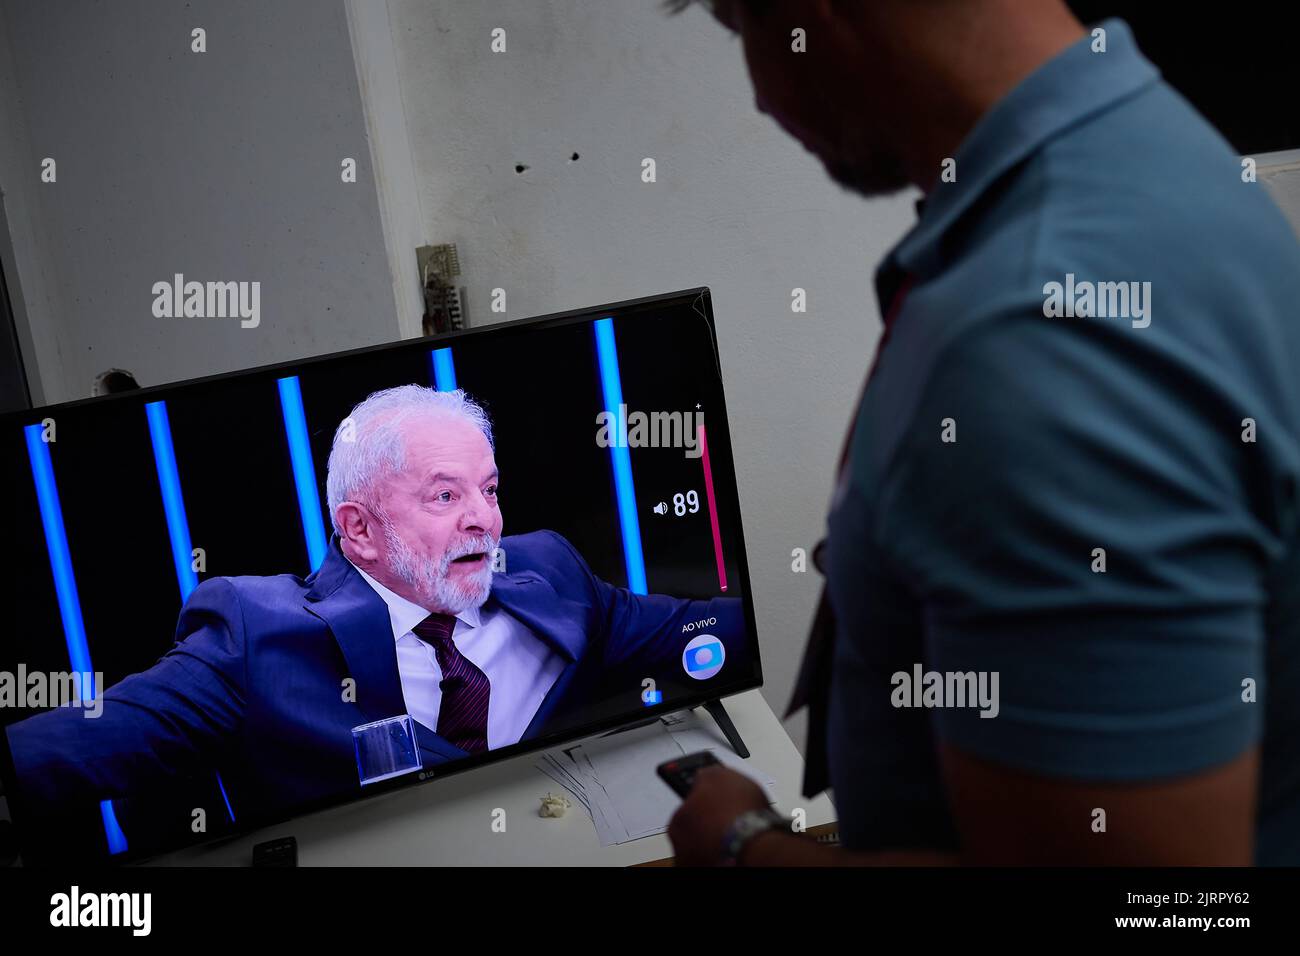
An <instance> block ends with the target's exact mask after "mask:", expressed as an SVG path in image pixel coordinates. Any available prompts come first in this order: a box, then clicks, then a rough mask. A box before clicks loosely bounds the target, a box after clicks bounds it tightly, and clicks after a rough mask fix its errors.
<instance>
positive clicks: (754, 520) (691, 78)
mask: <svg viewBox="0 0 1300 956" xmlns="http://www.w3.org/2000/svg"><path fill="white" fill-rule="evenodd" d="M389 13H390V18H391V21H392V27H393V29H392V33H393V36H394V38H395V43H396V48H397V63H398V75H399V76H400V78H401V87H402V101H403V103H404V104H405V111H406V117H407V122H408V135H409V139H410V148H411V153H412V155H413V157H414V162H415V168H416V173H417V177H416V178H417V180H418V181H419V183H420V185H421V190H422V192H421V196H420V205H421V207H422V209H423V212H424V215H425V216H426V218H427V220H428V228H427V232H428V235H429V239H430V241H432V242H456V243H457V244H458V245H459V249H460V254H461V264H462V267H463V268H464V269H465V271H466V275H465V286H466V289H467V294H466V301H467V305H468V308H469V310H470V316H471V318H472V320H473V321H474V322H475V323H481V322H486V321H493V320H499V319H505V318H519V317H523V316H528V315H537V314H541V313H546V312H553V311H557V310H562V309H568V308H577V307H581V306H588V305H596V304H599V303H602V302H611V301H616V300H620V299H628V298H633V297H636V296H642V295H650V294H654V293H658V292H667V291H671V290H675V289H682V288H687V287H691V286H697V285H707V286H710V287H711V288H712V290H713V294H714V308H715V311H716V314H717V321H718V340H719V347H720V349H721V352H722V368H723V377H724V381H725V382H726V387H727V403H728V409H729V412H730V416H731V430H732V436H733V442H734V445H735V453H736V469H737V472H738V479H739V483H740V496H741V506H742V509H743V512H744V514H745V541H746V544H747V546H748V549H749V562H750V570H751V574H752V577H753V588H754V593H755V603H756V607H757V613H758V624H759V634H760V637H761V640H762V651H763V658H764V670H765V672H766V676H767V681H766V687H765V690H764V693H765V695H766V697H767V700H768V702H769V703H770V704H771V706H772V707H773V709H774V710H776V711H777V713H778V714H780V713H783V712H784V707H785V705H786V703H787V701H788V699H789V696H790V690H791V688H792V686H793V682H794V676H795V673H796V670H797V666H798V662H799V658H800V655H801V652H802V648H803V645H804V639H805V637H806V634H807V628H808V623H809V621H810V620H811V618H812V612H813V609H814V606H815V603H816V599H817V594H818V592H819V588H820V585H821V579H820V576H819V575H817V573H816V572H815V571H809V572H808V573H806V574H795V573H792V572H791V567H790V566H791V550H792V549H793V548H796V547H802V548H806V549H809V550H811V548H812V546H813V544H814V543H815V542H816V541H817V540H818V538H819V537H820V536H821V534H822V533H823V531H824V528H825V512H826V507H827V502H828V498H829V495H830V489H831V472H832V469H833V465H834V462H835V461H836V458H837V455H838V451H839V444H840V441H841V439H842V437H843V433H844V430H845V428H846V426H847V423H848V420H849V418H850V416H851V412H852V409H853V405H854V402H855V400H856V397H857V393H858V389H859V386H860V384H861V382H862V379H863V376H864V374H865V372H866V369H867V366H868V363H869V361H870V359H871V356H872V354H873V352H874V349H875V343H876V339H877V337H878V334H879V329H880V319H879V315H878V311H877V308H876V303H875V296H874V292H873V290H872V281H871V280H872V271H873V268H874V266H875V264H876V263H877V261H878V260H879V259H880V258H881V256H882V255H883V254H884V252H885V251H886V250H887V248H888V247H889V246H890V245H891V244H892V243H893V242H895V241H896V240H897V239H898V238H899V236H901V235H902V233H903V232H904V230H905V229H906V228H907V227H908V226H909V225H910V224H911V222H912V220H913V218H914V217H913V210H912V205H911V200H910V199H905V198H896V199H892V200H888V201H878V202H871V203H868V202H866V201H864V200H862V199H859V198H857V197H854V196H852V195H851V194H849V193H846V192H844V191H842V190H840V189H839V188H838V187H836V186H834V185H833V184H832V183H831V182H830V181H829V180H828V179H827V177H826V174H825V172H824V171H823V169H822V167H821V164H820V162H819V161H817V160H816V159H815V158H814V157H813V156H812V155H810V154H808V153H806V152H804V150H803V149H802V147H800V146H799V145H798V144H797V143H795V142H794V141H792V140H790V139H789V138H788V137H787V136H786V135H785V134H784V133H783V132H782V131H781V130H780V129H779V128H778V127H777V126H776V124H775V123H774V122H773V121H772V120H771V119H770V118H769V117H767V116H764V115H762V114H760V113H758V112H757V111H756V110H755V108H754V96H753V92H752V89H751V87H750V86H749V81H748V78H747V74H746V70H745V66H744V62H743V57H742V54H741V49H740V46H739V43H738V42H737V41H736V40H735V39H733V38H732V37H730V36H729V35H728V34H727V33H726V32H725V31H724V30H723V29H722V28H721V27H720V26H718V25H717V24H716V23H714V22H713V21H712V20H711V19H710V18H709V17H708V16H707V15H706V14H705V13H704V12H703V11H701V10H691V11H688V12H687V13H686V14H683V15H682V16H680V17H667V16H665V15H664V14H662V13H661V11H660V5H659V3H658V2H657V0H617V2H606V3H591V2H582V0H504V2H492V3H457V2H429V0H391V2H390V3H389ZM495 27H502V28H504V29H505V30H506V53H504V54H493V53H491V52H489V42H490V35H489V34H490V31H491V30H492V29H493V28H495ZM575 152H576V153H578V154H579V157H580V158H579V159H578V160H577V161H576V162H575V161H571V159H570V156H571V155H572V154H573V153H575ZM644 157H653V158H654V159H655V161H656V163H657V173H658V182H656V183H654V184H644V183H642V182H641V178H640V175H641V161H642V159H643V158H644ZM517 163H522V164H525V165H527V166H528V167H529V168H528V170H527V171H526V172H524V173H522V174H517V173H516V172H515V165H516V164H517ZM494 287H501V288H504V289H505V290H506V291H507V304H508V307H509V311H508V313H507V314H506V315H492V314H491V313H490V312H488V311H487V309H488V303H489V299H490V294H491V290H492V289H493V288H494ZM795 287H801V288H804V289H806V290H807V294H808V302H809V310H808V312H807V314H802V315H797V314H793V313H792V312H791V308H790V301H791V290H792V289H794V288H795ZM787 726H788V728H789V729H790V730H791V732H792V735H793V736H794V738H795V741H796V743H798V744H799V745H800V746H802V744H803V737H804V729H803V728H804V725H803V721H802V717H800V718H799V719H797V720H795V721H792V722H790V723H789V724H788V725H787Z"/></svg>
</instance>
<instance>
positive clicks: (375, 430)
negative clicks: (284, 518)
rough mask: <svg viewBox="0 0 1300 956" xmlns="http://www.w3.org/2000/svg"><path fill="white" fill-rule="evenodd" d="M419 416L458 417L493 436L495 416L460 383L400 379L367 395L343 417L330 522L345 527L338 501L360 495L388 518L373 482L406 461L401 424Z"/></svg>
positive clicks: (329, 486)
mask: <svg viewBox="0 0 1300 956" xmlns="http://www.w3.org/2000/svg"><path fill="white" fill-rule="evenodd" d="M417 416H427V417H438V416H441V417H442V418H448V417H450V418H459V419H461V420H462V421H466V422H468V423H469V424H471V425H473V426H474V427H475V428H477V429H478V430H479V431H481V432H482V433H483V435H484V437H485V438H487V441H488V446H489V447H491V448H493V449H494V450H495V445H494V444H493V441H492V422H491V420H490V419H489V418H488V416H487V412H485V411H484V410H483V407H482V406H481V405H479V404H478V402H476V401H474V399H472V398H470V397H469V396H468V395H466V394H465V393H464V391H462V390H461V389H456V390H455V391H452V392H439V391H436V390H434V389H432V388H427V387H425V386H423V385H399V386H397V387H396V388H386V389H384V390H383V391H380V392H374V393H372V394H371V395H369V396H368V397H367V398H366V400H365V401H363V402H361V404H359V405H357V406H356V408H354V409H352V413H351V414H350V415H348V417H347V418H345V419H343V421H341V422H339V427H338V428H337V429H336V430H335V432H334V444H333V445H332V446H331V448H330V458H329V464H328V466H327V467H326V472H327V475H326V478H325V494H326V497H327V498H328V500H329V509H330V523H331V524H333V525H334V530H335V531H336V532H338V533H340V534H341V533H342V529H341V528H340V527H339V521H338V518H337V516H336V512H337V511H338V507H339V505H341V504H342V503H343V502H345V501H356V502H360V503H361V504H363V505H365V506H366V507H367V508H369V509H370V510H371V511H373V512H375V513H376V514H377V515H378V516H379V517H380V518H381V519H382V520H385V521H386V520H387V519H386V517H385V515H384V512H383V509H382V507H381V506H380V504H379V499H378V495H377V494H376V493H375V488H376V486H377V484H378V482H379V481H380V480H381V479H382V478H384V477H386V476H387V475H391V474H395V473H397V472H399V471H401V470H402V468H404V467H405V465H406V445H405V442H403V440H402V430H401V426H402V424H403V423H404V422H406V421H407V420H408V419H411V418H414V417H417Z"/></svg>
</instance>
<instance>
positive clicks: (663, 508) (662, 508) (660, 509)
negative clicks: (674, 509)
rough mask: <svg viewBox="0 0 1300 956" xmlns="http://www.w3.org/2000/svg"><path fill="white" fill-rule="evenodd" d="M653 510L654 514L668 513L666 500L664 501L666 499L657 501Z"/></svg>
mask: <svg viewBox="0 0 1300 956" xmlns="http://www.w3.org/2000/svg"><path fill="white" fill-rule="evenodd" d="M654 511H655V514H657V515H666V514H668V502H666V501H661V502H659V504H657V505H655V508H654Z"/></svg>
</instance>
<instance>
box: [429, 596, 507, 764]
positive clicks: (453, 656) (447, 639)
mask: <svg viewBox="0 0 1300 956" xmlns="http://www.w3.org/2000/svg"><path fill="white" fill-rule="evenodd" d="M455 627H456V619H455V618H454V617H452V616H451V615H450V614H430V615H429V616H428V617H426V618H425V619H424V620H423V621H421V622H420V623H419V624H417V625H415V627H413V628H411V630H412V632H413V633H414V634H415V636H416V637H418V638H419V639H420V640H422V641H424V642H425V643H426V644H428V645H429V646H430V647H432V648H433V652H434V654H436V655H437V657H438V667H439V669H440V670H441V671H442V682H441V683H440V684H439V685H438V686H439V687H440V688H441V689H442V705H441V706H440V707H439V708H438V727H437V731H438V736H440V737H442V738H443V739H444V740H447V741H449V742H450V743H453V744H455V745H456V746H457V747H459V748H460V749H461V750H464V751H466V752H467V753H472V754H477V753H483V752H484V751H485V750H487V717H488V696H489V694H490V693H491V690H492V684H491V682H490V681H489V680H488V678H487V675H486V674H484V673H483V672H482V671H481V670H479V669H478V668H477V667H475V666H474V662H473V661H471V660H470V659H469V658H467V657H466V656H465V655H464V654H462V653H461V652H460V651H459V650H457V649H456V645H455V644H454V643H452V640H451V632H452V631H453V630H454V629H455Z"/></svg>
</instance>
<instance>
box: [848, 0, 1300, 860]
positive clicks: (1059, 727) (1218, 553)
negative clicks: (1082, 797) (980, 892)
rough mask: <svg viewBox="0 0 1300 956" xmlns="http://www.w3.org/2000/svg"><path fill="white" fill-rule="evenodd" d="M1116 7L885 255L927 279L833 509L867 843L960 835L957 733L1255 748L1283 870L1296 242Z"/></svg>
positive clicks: (984, 136) (947, 844)
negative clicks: (943, 776) (945, 752)
mask: <svg viewBox="0 0 1300 956" xmlns="http://www.w3.org/2000/svg"><path fill="white" fill-rule="evenodd" d="M1101 26H1102V27H1103V28H1104V29H1105V31H1106V48H1105V52H1095V51H1094V49H1093V47H1094V40H1093V38H1092V37H1087V38H1085V39H1084V40H1082V41H1080V42H1079V43H1077V44H1075V45H1073V46H1071V47H1070V48H1068V49H1066V50H1065V51H1063V52H1062V53H1061V54H1060V55H1058V56H1057V57H1056V58H1054V59H1053V60H1051V61H1050V62H1048V63H1046V64H1044V65H1043V66H1042V67H1041V68H1040V69H1039V70H1037V71H1036V72H1035V73H1034V74H1033V75H1031V76H1029V77H1028V78H1027V79H1025V80H1024V81H1023V82H1022V83H1021V84H1020V85H1019V86H1018V87H1017V88H1016V89H1014V90H1013V91H1012V92H1011V93H1010V94H1009V95H1008V96H1007V97H1006V98H1005V99H1004V100H1003V101H1002V102H1000V103H999V104H998V105H997V106H995V107H994V109H993V110H992V111H990V112H989V113H988V114H987V115H986V116H985V117H984V118H983V119H982V120H981V121H980V122H979V124H978V125H977V126H976V128H975V129H974V130H972V132H971V133H970V135H969V136H968V138H967V139H966V141H965V142H964V143H963V145H962V146H961V148H960V150H959V151H958V152H957V154H956V156H955V159H956V168H955V172H956V181H955V182H938V183H936V185H935V187H934V188H933V190H932V191H931V193H930V195H929V196H928V197H927V200H926V203H925V204H924V206H923V208H922V211H921V215H920V220H919V222H918V223H917V224H916V226H915V228H914V229H913V230H912V231H911V232H910V233H909V234H908V235H907V236H906V237H904V239H903V240H902V241H901V242H900V243H899V245H898V246H897V247H896V248H894V249H893V251H892V252H891V253H890V254H889V255H888V256H887V258H886V259H885V261H884V263H883V264H882V265H881V267H880V270H879V271H878V273H877V276H876V291H877V294H878V296H879V298H880V301H881V311H882V314H883V313H884V312H885V311H886V310H887V307H888V304H889V303H890V301H891V300H892V299H893V296H894V293H895V292H896V290H897V289H898V288H899V286H900V285H901V284H903V283H904V280H905V279H906V280H908V282H907V284H908V286H909V287H910V291H908V292H907V295H906V298H905V299H904V300H903V304H902V306H901V309H900V311H899V313H898V315H897V318H896V319H895V321H894V322H893V323H892V324H891V326H890V330H889V334H888V337H887V338H886V340H885V341H884V343H883V345H882V348H881V351H880V353H879V355H878V358H877V364H876V367H875V370H874V372H873V374H872V376H871V378H870V379H869V383H868V386H867V388H866V391H865V393H864V398H863V403H862V406H861V409H860V412H859V416H858V419H857V421H856V425H855V428H854V433H853V440H852V446H851V452H850V457H849V461H848V467H847V468H846V470H845V474H844V477H843V478H842V480H841V482H840V485H839V487H838V488H837V490H836V493H835V498H834V500H833V502H832V510H831V515H830V519H829V527H830V531H829V541H828V549H827V558H828V569H829V574H828V576H829V589H830V597H831V602H832V605H833V607H834V610H835V613H836V619H837V621H838V625H839V626H838V632H837V633H838V637H837V641H836V646H835V659H834V670H833V675H834V676H833V679H832V691H831V699H830V710H829V723H828V732H827V746H828V754H829V763H830V773H831V781H832V787H833V790H834V795H835V800H836V804H837V807H838V810H839V813H840V825H841V834H842V839H843V841H844V843H845V844H846V845H847V846H848V847H849V848H852V849H875V848H884V847H933V848H955V847H956V846H957V835H956V831H955V827H954V824H953V820H952V817H951V814H950V812H949V808H948V805H947V802H946V799H945V795H944V791H943V787H942V784H941V780H940V774H939V770H938V766H937V762H936V754H935V742H936V739H937V740H940V741H943V742H944V743H946V744H948V745H951V746H953V747H954V748H956V749H958V750H960V751H962V752H964V753H966V754H969V755H971V756H974V757H977V758H983V759H986V760H989V761H992V762H995V763H997V764H1000V765H1003V766H1006V767H1009V768H1014V769H1016V770H1020V771H1026V772H1030V773H1034V774H1041V775H1046V776H1049V777H1054V778H1067V779H1073V780H1080V781H1092V782H1113V783H1119V782H1138V781H1154V780H1161V779H1166V778H1175V777H1179V776H1183V775H1188V774H1196V773H1199V772H1203V771H1207V770H1209V769H1211V768H1213V767H1215V766H1216V765H1220V764H1223V763H1225V762H1226V761H1230V760H1232V759H1233V758H1235V757H1237V756H1239V755H1241V754H1242V753H1243V752H1244V751H1246V750H1247V749H1249V748H1251V747H1253V746H1256V745H1258V746H1260V747H1261V748H1262V776H1261V780H1260V789H1259V807H1258V832H1257V840H1256V855H1257V860H1258V861H1259V862H1260V863H1266V864H1278V863H1288V864H1293V865H1294V864H1300V531H1298V527H1300V518H1298V513H1300V506H1298V502H1297V494H1298V492H1297V489H1298V488H1300V318H1298V314H1300V246H1298V244H1297V240H1296V237H1295V234H1294V233H1293V232H1292V230H1291V228H1290V227H1289V225H1288V224H1287V222H1286V221H1285V220H1284V219H1283V217H1282V216H1281V214H1280V213H1279V212H1278V211H1277V209H1276V208H1275V206H1274V205H1273V204H1272V202H1271V201H1270V200H1269V199H1268V197H1267V196H1266V194H1265V192H1264V187H1263V186H1262V185H1260V184H1255V183H1248V182H1243V176H1242V165H1241V159H1240V158H1239V157H1238V156H1235V155H1234V154H1233V152H1232V150H1231V149H1230V148H1229V146H1228V145H1227V144H1226V143H1225V142H1224V141H1223V140H1222V139H1221V138H1220V137H1219V135H1218V134H1217V133H1216V132H1215V131H1214V130H1213V129H1212V128H1211V127H1210V126H1209V125H1208V124H1207V123H1206V122H1205V121H1204V120H1203V119H1202V118H1201V117H1200V116H1199V115H1198V114H1197V113H1196V112H1195V111H1194V110H1193V109H1192V108H1191V107H1190V106H1189V105H1188V104H1187V103H1186V102H1185V101H1184V100H1183V99H1182V98H1181V97H1180V96H1179V95H1178V94H1177V93H1176V92H1174V91H1173V90H1172V89H1171V88H1170V87H1169V86H1168V85H1167V84H1165V83H1164V82H1163V81H1162V80H1161V79H1160V77H1159V74H1158V72H1157V70H1156V69H1155V68H1154V67H1153V66H1152V65H1151V64H1150V63H1149V62H1148V61H1147V60H1146V59H1144V58H1143V56H1142V55H1141V54H1140V52H1139V51H1138V50H1137V48H1136V46H1135V44H1134V41H1133V38H1132V35H1131V33H1130V31H1129V30H1128V28H1127V27H1126V26H1125V25H1124V24H1123V23H1122V22H1121V21H1118V20H1110V21H1107V22H1105V23H1103V24H1102V25H1101ZM1090 289H1091V292H1089V291H1088V290H1090ZM932 673H933V674H935V675H937V680H938V683H936V678H932V677H930V676H928V675H930V674H932ZM902 674H905V675H906V677H907V679H906V680H902V679H900V677H899V676H898V675H902ZM951 675H971V676H970V678H967V677H960V678H959V679H956V680H954V679H953V678H952V676H951ZM981 675H982V677H981ZM994 676H996V679H997V684H996V691H997V693H996V705H995V706H989V705H987V704H983V703H981V702H980V700H979V696H978V693H977V690H976V687H977V684H976V683H975V680H977V679H983V680H984V681H985V683H984V684H983V685H982V688H983V689H984V690H985V691H986V697H985V700H986V701H990V702H991V701H992V699H993V696H994V695H993V693H992V691H993V689H994V685H993V683H992V679H993V677H994ZM963 690H965V691H966V693H965V698H964V700H965V706H961V703H962V700H963V697H962V693H961V692H962V691H963ZM927 691H928V692H930V693H927ZM939 704H942V705H943V706H937V705H939ZM982 713H984V714H987V715H988V716H981V714H982ZM994 713H996V716H994V715H993V714H994ZM1090 822H1091V821H1087V820H1085V821H1082V822H1081V824H1080V825H1081V826H1087V825H1089V824H1090Z"/></svg>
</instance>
